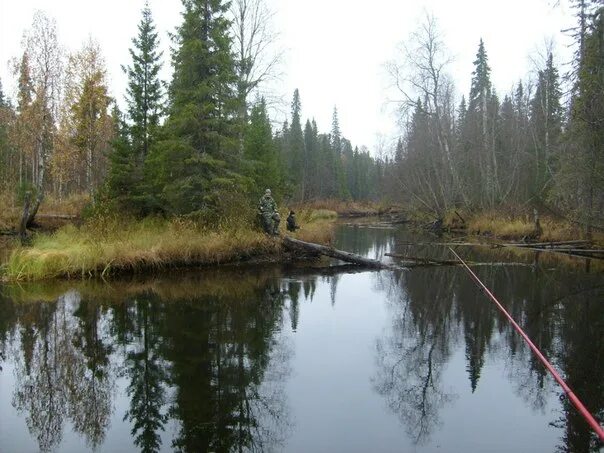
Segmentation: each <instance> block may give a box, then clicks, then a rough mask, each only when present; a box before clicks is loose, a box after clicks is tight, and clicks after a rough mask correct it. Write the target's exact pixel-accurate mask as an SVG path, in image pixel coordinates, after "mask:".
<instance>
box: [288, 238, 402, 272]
mask: <svg viewBox="0 0 604 453" xmlns="http://www.w3.org/2000/svg"><path fill="white" fill-rule="evenodd" d="M283 244H284V245H285V246H286V247H289V248H292V249H296V248H298V249H300V248H301V249H304V250H306V251H309V252H313V253H319V254H321V255H325V256H330V257H332V258H337V259H339V260H342V261H345V262H347V263H353V264H358V265H360V266H365V267H369V268H372V269H391V268H393V267H394V266H392V265H390V264H386V263H382V262H381V261H379V260H372V259H370V258H364V257H362V256H360V255H356V254H354V253H350V252H345V251H342V250H337V249H334V248H333V247H326V246H324V245H319V244H314V243H312V242H305V241H300V240H299V239H294V238H291V237H288V236H285V237H284V238H283Z"/></svg>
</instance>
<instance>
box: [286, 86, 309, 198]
mask: <svg viewBox="0 0 604 453" xmlns="http://www.w3.org/2000/svg"><path fill="white" fill-rule="evenodd" d="M301 111H302V103H301V102H300V92H299V91H298V89H297V88H296V90H295V91H294V97H293V99H292V107H291V114H292V122H291V126H290V128H289V134H288V145H289V146H288V148H289V154H290V159H289V162H290V168H289V176H290V178H291V183H292V185H293V187H295V196H296V198H297V199H300V200H303V199H304V194H305V188H304V184H305V183H306V174H307V173H306V159H305V155H304V154H305V150H304V136H303V133H302V123H301V121H302V120H301V117H300V115H301Z"/></svg>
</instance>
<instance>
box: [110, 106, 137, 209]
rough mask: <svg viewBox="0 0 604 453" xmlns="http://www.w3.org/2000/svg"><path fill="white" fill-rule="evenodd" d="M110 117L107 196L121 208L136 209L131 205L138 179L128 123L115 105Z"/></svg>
mask: <svg viewBox="0 0 604 453" xmlns="http://www.w3.org/2000/svg"><path fill="white" fill-rule="evenodd" d="M111 116H112V119H113V125H114V137H115V138H114V139H113V142H112V143H111V152H110V153H109V173H108V174H107V191H108V196H109V198H110V199H111V200H112V201H113V202H115V203H116V204H117V207H118V208H119V209H122V210H124V209H125V210H128V211H133V210H135V211H137V210H138V209H137V208H140V206H136V207H134V206H132V203H133V201H134V196H135V193H138V190H140V187H139V186H138V185H139V184H140V180H139V179H138V178H137V176H136V166H137V159H136V156H135V155H134V153H133V152H132V150H133V147H132V143H131V142H130V134H129V133H128V129H129V128H128V125H127V124H126V122H125V120H124V118H123V115H122V113H121V112H120V111H119V109H118V107H117V105H115V106H114V107H113V111H112V114H111Z"/></svg>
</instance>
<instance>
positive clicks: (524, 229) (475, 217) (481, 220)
mask: <svg viewBox="0 0 604 453" xmlns="http://www.w3.org/2000/svg"><path fill="white" fill-rule="evenodd" d="M460 214H461V216H462V218H463V220H464V221H465V222H462V220H461V219H460V218H459V217H458V216H457V214H455V213H454V212H450V213H447V215H446V216H445V219H444V225H443V226H444V228H445V229H449V230H452V231H455V232H457V233H466V234H468V235H472V236H485V237H491V238H495V239H502V240H516V241H519V240H522V239H524V238H528V237H531V239H533V240H539V241H544V242H547V241H570V240H576V239H585V229H584V228H582V227H580V226H579V225H577V224H574V223H572V222H569V221H568V220H565V219H561V218H556V217H553V216H548V215H545V216H541V217H540V225H541V232H540V234H539V235H538V236H535V234H536V231H535V224H534V222H533V219H532V215H531V214H529V213H526V212H517V211H516V212H514V211H513V210H512V211H510V210H504V209H501V210H497V211H484V212H478V213H473V214H470V213H464V212H460ZM592 239H593V240H594V241H595V242H596V243H602V244H604V234H603V233H601V232H594V233H593V235H592Z"/></svg>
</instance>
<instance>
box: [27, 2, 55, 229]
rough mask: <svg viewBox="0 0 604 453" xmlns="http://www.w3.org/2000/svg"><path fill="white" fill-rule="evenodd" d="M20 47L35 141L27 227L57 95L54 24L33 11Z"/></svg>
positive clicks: (39, 192)
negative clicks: (26, 68)
mask: <svg viewBox="0 0 604 453" xmlns="http://www.w3.org/2000/svg"><path fill="white" fill-rule="evenodd" d="M23 47H24V48H25V52H26V53H27V56H28V58H29V66H30V68H29V69H30V76H31V81H32V87H33V94H34V96H33V103H32V105H33V106H34V109H33V111H34V118H35V124H32V127H31V133H32V134H33V136H34V137H35V152H34V156H35V162H36V164H35V165H36V169H35V172H34V181H33V182H34V187H35V190H36V198H35V201H34V203H33V205H32V208H31V210H30V212H29V214H28V216H27V221H26V223H27V224H28V225H30V224H31V223H32V222H33V221H34V218H35V216H36V214H37V212H38V209H39V207H40V204H41V203H42V200H43V199H44V185H45V176H46V169H47V166H48V162H49V159H50V156H51V153H52V150H53V145H54V138H55V129H56V124H55V122H56V119H57V113H58V108H59V102H60V94H61V81H62V73H63V52H62V49H61V47H60V46H59V42H58V39H57V28H56V22H55V20H54V19H51V18H49V17H48V16H47V15H46V14H45V13H43V12H42V11H37V12H36V13H35V14H34V19H33V23H32V28H31V30H29V31H28V32H26V33H25V35H24V37H23Z"/></svg>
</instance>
